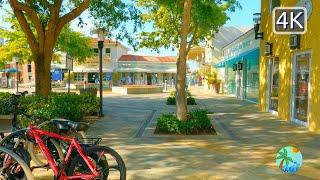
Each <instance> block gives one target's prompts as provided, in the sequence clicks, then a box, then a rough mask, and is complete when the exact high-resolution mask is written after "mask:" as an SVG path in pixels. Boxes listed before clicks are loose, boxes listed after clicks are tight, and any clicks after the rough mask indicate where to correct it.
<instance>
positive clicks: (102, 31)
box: [96, 28, 106, 117]
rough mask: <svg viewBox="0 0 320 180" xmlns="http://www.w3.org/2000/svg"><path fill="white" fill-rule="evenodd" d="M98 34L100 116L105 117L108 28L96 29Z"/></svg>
mask: <svg viewBox="0 0 320 180" xmlns="http://www.w3.org/2000/svg"><path fill="white" fill-rule="evenodd" d="M96 32H97V35H98V48H99V85H100V88H99V92H100V111H99V115H100V117H103V72H102V50H103V44H104V40H105V34H106V30H105V29H104V28H98V29H97V30H96Z"/></svg>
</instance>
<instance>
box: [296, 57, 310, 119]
mask: <svg viewBox="0 0 320 180" xmlns="http://www.w3.org/2000/svg"><path fill="white" fill-rule="evenodd" d="M310 61H311V54H310V53H303V54H298V55H296V56H295V58H294V63H293V86H292V87H293V97H292V102H293V107H292V116H293V120H294V121H296V122H298V123H301V124H303V125H307V124H308V112H309V82H310Z"/></svg>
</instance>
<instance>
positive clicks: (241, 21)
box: [0, 0, 261, 56]
mask: <svg viewBox="0 0 320 180" xmlns="http://www.w3.org/2000/svg"><path fill="white" fill-rule="evenodd" d="M239 2H240V4H241V6H242V9H240V10H239V9H238V10H237V11H236V12H230V13H228V15H229V17H230V20H229V21H228V22H227V23H226V26H237V27H241V28H245V29H248V28H250V27H252V24H253V22H252V14H253V13H256V12H260V2H261V1H260V0H239ZM3 13H4V12H3V11H0V17H2V16H3ZM75 24H77V20H75V22H74V23H73V27H76V25H75ZM0 26H4V25H3V23H2V22H1V19H0ZM88 26H89V27H87V28H85V30H82V31H83V32H85V31H86V34H88V35H89V33H88V30H89V29H90V26H91V25H88ZM123 43H124V44H126V45H127V46H128V47H129V48H131V47H130V46H129V45H128V44H127V43H126V42H125V41H123ZM131 49H132V48H131ZM130 53H133V54H140V55H160V56H175V55H176V54H177V53H176V52H174V51H171V50H166V49H161V51H160V53H157V52H155V51H151V50H149V49H140V50H139V51H137V52H133V51H131V52H130Z"/></svg>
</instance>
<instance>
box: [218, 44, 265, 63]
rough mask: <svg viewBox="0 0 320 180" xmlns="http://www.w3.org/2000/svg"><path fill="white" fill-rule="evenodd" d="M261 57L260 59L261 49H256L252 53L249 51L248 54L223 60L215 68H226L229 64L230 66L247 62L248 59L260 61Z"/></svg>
mask: <svg viewBox="0 0 320 180" xmlns="http://www.w3.org/2000/svg"><path fill="white" fill-rule="evenodd" d="M259 57H260V49H259V48H255V49H252V50H250V51H247V52H244V53H242V54H239V55H237V56H234V57H231V58H228V59H225V60H222V61H220V62H219V63H217V64H215V65H214V67H215V68H224V67H225V66H226V64H227V63H228V64H234V63H237V62H241V61H243V60H246V59H248V60H250V59H257V58H258V59H259Z"/></svg>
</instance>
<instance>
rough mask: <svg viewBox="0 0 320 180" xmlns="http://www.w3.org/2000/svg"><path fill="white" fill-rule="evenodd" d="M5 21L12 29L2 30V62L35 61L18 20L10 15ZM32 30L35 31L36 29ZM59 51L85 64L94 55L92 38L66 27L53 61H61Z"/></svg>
mask: <svg viewBox="0 0 320 180" xmlns="http://www.w3.org/2000/svg"><path fill="white" fill-rule="evenodd" d="M8 14H10V13H8ZM3 21H4V22H5V23H7V24H8V25H10V29H0V37H2V38H4V39H5V44H4V45H3V46H0V62H2V63H3V64H4V63H7V62H8V61H11V60H12V57H20V58H19V59H20V61H21V62H26V61H27V62H31V61H33V60H34V59H33V57H32V52H31V51H30V48H29V45H28V42H27V38H26V36H25V34H24V33H23V31H22V29H21V27H20V25H19V23H18V21H17V19H16V18H15V17H14V16H13V15H12V14H10V15H7V16H5V17H4V18H3ZM32 30H33V31H34V28H32ZM59 51H60V52H68V53H70V54H71V55H72V56H73V58H74V59H75V60H77V61H79V62H83V61H85V59H86V58H87V57H91V56H92V55H93V53H92V51H91V46H90V38H88V37H85V36H84V35H83V34H81V33H80V32H76V31H74V30H72V29H71V28H70V26H69V25H67V26H65V27H64V28H63V29H62V31H61V34H60V36H59V38H58V41H57V44H56V46H55V48H54V53H55V54H54V55H53V60H59V59H60V57H59V54H57V52H59Z"/></svg>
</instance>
